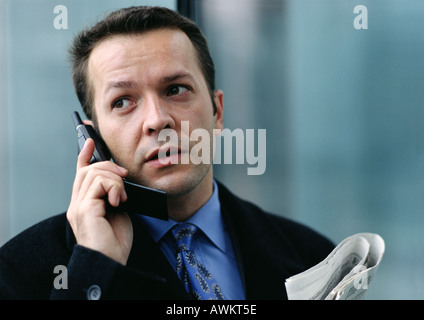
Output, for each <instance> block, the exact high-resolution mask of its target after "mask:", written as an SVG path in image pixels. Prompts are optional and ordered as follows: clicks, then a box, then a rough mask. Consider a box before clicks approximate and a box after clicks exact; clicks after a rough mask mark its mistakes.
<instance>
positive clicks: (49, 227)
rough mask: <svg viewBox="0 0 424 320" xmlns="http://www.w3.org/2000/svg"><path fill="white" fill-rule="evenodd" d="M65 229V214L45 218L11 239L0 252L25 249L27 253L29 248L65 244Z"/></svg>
mask: <svg viewBox="0 0 424 320" xmlns="http://www.w3.org/2000/svg"><path fill="white" fill-rule="evenodd" d="M66 229H67V219H66V214H65V213H62V214H59V215H56V216H53V217H50V218H47V219H45V220H43V221H40V222H38V223H36V224H35V225H33V226H31V227H29V228H27V229H26V230H24V231H22V232H21V233H19V234H18V235H16V236H15V237H13V238H12V239H11V240H9V241H8V242H7V243H6V244H5V245H4V246H3V247H2V248H1V249H0V252H1V253H2V254H5V252H9V251H11V250H13V251H15V250H16V249H18V248H19V249H24V248H26V249H25V250H24V253H25V252H29V251H30V249H31V248H36V247H37V248H45V249H46V248H49V247H50V246H51V244H52V243H53V242H56V243H65V242H66Z"/></svg>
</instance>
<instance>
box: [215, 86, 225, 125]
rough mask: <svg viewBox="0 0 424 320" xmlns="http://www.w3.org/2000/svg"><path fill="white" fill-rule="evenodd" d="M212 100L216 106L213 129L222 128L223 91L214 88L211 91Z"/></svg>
mask: <svg viewBox="0 0 424 320" xmlns="http://www.w3.org/2000/svg"><path fill="white" fill-rule="evenodd" d="M213 101H214V102H215V106H216V113H215V129H221V130H222V129H224V92H223V91H222V90H216V91H215V92H214V93H213Z"/></svg>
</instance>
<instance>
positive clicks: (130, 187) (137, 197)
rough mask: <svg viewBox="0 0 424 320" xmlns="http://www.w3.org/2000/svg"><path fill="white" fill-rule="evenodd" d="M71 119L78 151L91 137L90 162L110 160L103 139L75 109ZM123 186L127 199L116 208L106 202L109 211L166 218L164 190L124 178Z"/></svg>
mask: <svg viewBox="0 0 424 320" xmlns="http://www.w3.org/2000/svg"><path fill="white" fill-rule="evenodd" d="M72 119H73V121H74V124H75V130H76V131H77V133H78V149H79V151H78V152H80V150H81V149H82V148H83V146H84V144H85V141H86V140H87V139H88V138H91V139H93V141H94V144H95V149H94V152H93V156H92V158H91V160H90V163H95V162H99V161H106V160H110V159H111V155H110V152H109V150H108V149H107V147H106V144H105V143H104V142H103V140H102V139H101V138H100V137H99V136H98V135H97V133H96V131H95V130H94V128H93V127H92V126H90V125H84V123H83V122H82V120H81V117H80V116H79V114H78V112H76V111H74V112H73V113H72ZM124 186H125V191H126V193H127V195H128V199H127V201H125V202H122V203H121V204H120V206H119V207H118V208H114V207H113V206H110V204H109V203H108V202H106V205H107V209H108V210H109V211H125V212H128V213H138V214H142V215H147V216H151V217H154V218H157V219H162V220H168V206H167V198H166V192H165V191H162V190H158V189H153V188H149V187H145V186H141V185H138V184H136V183H132V182H129V181H127V180H125V179H124Z"/></svg>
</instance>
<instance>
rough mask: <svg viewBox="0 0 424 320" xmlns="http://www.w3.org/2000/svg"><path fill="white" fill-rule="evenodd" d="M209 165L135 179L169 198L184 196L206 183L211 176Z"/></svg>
mask: <svg viewBox="0 0 424 320" xmlns="http://www.w3.org/2000/svg"><path fill="white" fill-rule="evenodd" d="M211 167H212V166H210V165H200V166H199V165H196V166H194V167H193V168H191V169H190V170H188V172H187V170H174V171H173V172H167V173H166V174H162V175H160V176H156V177H155V176H151V175H147V174H145V175H143V178H139V179H135V180H134V181H138V182H137V183H139V184H141V185H144V186H147V187H150V188H154V189H159V190H163V191H165V192H166V193H167V195H168V196H169V197H173V196H180V195H185V194H188V193H190V192H192V191H193V190H195V189H196V188H197V187H198V186H199V185H201V184H202V182H203V183H204V182H206V181H208V180H209V179H207V177H208V175H211V174H212V170H211ZM205 179H206V180H205Z"/></svg>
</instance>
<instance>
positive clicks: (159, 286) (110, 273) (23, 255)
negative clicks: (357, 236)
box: [0, 7, 333, 299]
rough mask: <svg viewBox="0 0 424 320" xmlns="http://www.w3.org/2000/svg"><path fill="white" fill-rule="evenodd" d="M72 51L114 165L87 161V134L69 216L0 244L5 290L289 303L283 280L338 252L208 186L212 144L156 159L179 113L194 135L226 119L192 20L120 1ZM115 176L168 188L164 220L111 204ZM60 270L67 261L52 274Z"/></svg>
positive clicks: (119, 182) (86, 106)
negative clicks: (204, 155) (206, 149)
mask: <svg viewBox="0 0 424 320" xmlns="http://www.w3.org/2000/svg"><path fill="white" fill-rule="evenodd" d="M71 57H72V61H73V78H74V85H75V88H76V91H77V95H78V98H79V100H80V102H81V104H82V107H83V110H84V111H85V113H86V115H87V117H88V118H89V119H90V120H89V121H87V122H86V124H90V125H92V126H93V127H94V128H96V130H97V132H98V133H99V134H100V135H101V137H102V138H103V140H104V142H105V144H106V145H107V147H108V149H109V151H110V152H111V155H112V158H113V160H114V161H113V162H111V161H102V162H98V163H94V164H90V159H91V157H92V154H93V151H94V142H93V141H92V140H90V139H89V140H87V142H86V144H85V146H84V148H83V149H82V150H81V152H80V154H79V156H78V162H77V171H76V176H75V181H74V185H73V191H72V197H71V201H70V204H69V207H68V210H67V213H66V215H65V214H62V215H59V216H56V217H53V218H50V219H47V220H46V221H44V222H41V223H39V224H37V225H35V226H34V227H32V228H30V229H29V230H26V231H24V232H23V233H22V234H20V235H18V236H17V237H15V238H14V239H12V240H11V241H9V243H7V244H6V245H5V246H3V248H1V250H0V266H1V268H0V297H2V298H17V299H19V298H25V299H31V298H38V299H40V298H41V299H48V298H52V299H99V298H104V299H188V298H200V299H207V298H216V299H221V298H223V299H246V298H247V299H284V298H287V296H286V292H285V288H284V279H286V278H288V277H290V276H292V275H294V274H296V273H299V272H302V271H304V270H306V269H307V268H309V267H311V266H313V265H315V264H317V263H318V262H320V261H321V260H322V259H324V258H325V257H326V256H327V255H328V254H329V253H330V251H331V250H332V249H333V245H332V244H331V242H329V241H328V240H327V239H325V238H324V237H322V236H320V235H318V234H317V233H315V232H314V231H312V230H310V229H308V228H307V227H305V226H302V225H299V224H297V223H295V222H292V221H289V220H287V219H284V218H281V217H277V216H274V215H271V214H268V213H265V212H263V211H262V210H261V209H259V208H258V207H256V206H254V205H253V204H250V203H248V202H245V201H243V200H241V199H239V198H237V197H236V196H234V195H233V194H232V193H231V192H230V191H229V190H227V189H226V188H225V186H223V185H222V184H220V183H218V182H216V181H215V180H214V179H213V172H212V171H213V169H212V165H211V163H212V157H213V154H212V152H211V153H210V155H209V157H210V161H206V162H201V163H200V164H194V163H198V162H197V161H192V160H193V159H191V161H189V163H188V164H186V163H181V161H180V160H181V159H182V158H183V157H184V156H186V155H187V154H190V157H192V156H193V155H192V153H190V151H191V150H192V147H193V142H191V143H190V144H189V146H188V147H182V144H181V143H178V145H172V144H168V145H167V144H166V143H165V145H167V147H169V150H170V152H169V153H166V154H165V157H162V158H159V154H160V151H161V147H163V146H164V142H161V141H159V140H160V139H158V137H159V134H160V132H161V131H162V130H164V129H170V130H174V131H175V132H177V133H178V135H179V136H178V138H179V140H180V142H181V141H182V140H183V139H187V137H186V136H184V134H185V133H184V132H183V130H181V126H182V122H183V121H188V123H189V128H190V132H189V133H191V132H193V130H195V129H203V130H206V131H207V132H208V133H209V135H210V137H213V134H214V129H222V128H223V92H222V91H221V90H215V84H214V66H213V62H212V59H211V58H210V54H209V51H208V48H207V44H206V41H205V39H204V37H203V36H202V34H201V32H200V31H199V29H198V27H197V26H196V25H195V24H194V23H192V22H191V21H189V20H188V19H186V18H183V17H181V16H180V15H178V14H177V13H175V12H173V11H171V10H168V9H164V8H156V7H153V8H151V7H132V8H128V9H122V10H118V11H117V12H114V13H112V14H110V15H109V16H108V17H106V18H105V19H104V20H103V21H101V22H99V23H98V24H97V25H95V26H94V27H92V28H91V29H87V30H85V31H83V32H81V33H80V34H79V35H78V36H77V37H76V38H75V40H74V43H73V47H72V49H71ZM210 140H211V141H210V149H212V140H213V139H210ZM123 178H126V179H128V180H129V181H132V182H135V183H138V184H141V185H145V186H148V187H152V188H158V189H162V190H164V191H166V192H167V199H168V210H169V212H168V214H169V218H170V220H169V221H161V220H158V219H154V218H148V217H146V216H142V215H138V214H131V215H129V214H127V213H125V212H120V213H111V212H107V210H106V201H108V202H109V203H110V205H112V206H115V207H117V206H118V205H119V204H120V203H121V202H125V201H126V200H127V194H126V192H125V189H124V184H123ZM193 226H194V227H193ZM180 241H185V242H184V243H183V244H181V243H180ZM189 242H190V243H192V244H189ZM189 246H191V248H189ZM186 262H187V263H186ZM58 266H59V268H62V269H56V268H57V267H58ZM57 270H65V271H66V274H63V275H62V276H63V277H61V278H60V281H59V280H58V277H59V275H58V271H57ZM65 271H63V272H65ZM65 275H66V277H65ZM203 294H208V295H209V296H206V295H203Z"/></svg>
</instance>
